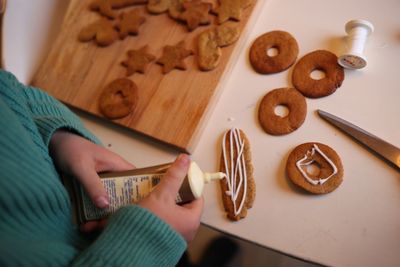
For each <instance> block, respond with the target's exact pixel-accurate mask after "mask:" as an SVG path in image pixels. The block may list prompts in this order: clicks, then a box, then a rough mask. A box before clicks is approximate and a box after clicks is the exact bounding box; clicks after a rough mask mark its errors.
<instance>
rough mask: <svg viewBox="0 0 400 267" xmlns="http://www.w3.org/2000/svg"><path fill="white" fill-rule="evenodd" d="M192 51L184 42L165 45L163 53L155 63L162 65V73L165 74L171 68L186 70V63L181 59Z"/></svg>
mask: <svg viewBox="0 0 400 267" xmlns="http://www.w3.org/2000/svg"><path fill="white" fill-rule="evenodd" d="M192 54H193V51H192V50H188V49H186V48H185V42H184V41H180V42H179V43H178V44H177V45H174V46H172V45H166V46H164V49H163V55H162V56H161V58H160V59H158V61H157V63H159V64H161V65H163V73H164V74H166V73H168V72H170V71H171V70H173V69H175V68H176V69H181V70H186V64H185V62H184V61H183V60H184V59H185V58H187V57H188V56H190V55H192Z"/></svg>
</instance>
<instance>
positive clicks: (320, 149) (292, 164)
mask: <svg viewBox="0 0 400 267" xmlns="http://www.w3.org/2000/svg"><path fill="white" fill-rule="evenodd" d="M286 172H287V175H288V176H289V178H290V180H291V181H292V182H293V183H294V184H295V185H297V186H299V187H301V188H303V189H304V190H306V191H308V192H311V193H314V194H326V193H329V192H332V191H333V190H335V189H336V188H337V187H338V186H339V185H340V184H341V183H342V181H343V173H344V171H343V165H342V162H341V160H340V157H339V155H338V154H337V153H336V152H335V150H333V149H332V148H330V147H329V146H327V145H324V144H321V143H316V142H315V143H305V144H301V145H299V146H297V147H296V148H295V149H293V151H292V152H291V153H290V155H289V157H288V159H287V162H286Z"/></svg>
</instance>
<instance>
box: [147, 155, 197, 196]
mask: <svg viewBox="0 0 400 267" xmlns="http://www.w3.org/2000/svg"><path fill="white" fill-rule="evenodd" d="M189 164H190V158H189V156H188V155H186V154H181V155H179V156H178V157H177V158H176V160H175V162H174V163H173V164H172V165H171V167H170V168H169V169H168V171H167V173H166V174H165V175H164V177H163V179H161V182H160V184H159V185H158V186H157V187H156V189H155V190H154V191H153V192H154V193H156V194H163V195H168V196H169V197H171V198H172V199H174V201H175V198H176V195H177V194H178V191H179V188H180V187H181V185H182V182H183V180H184V179H185V176H186V174H187V172H188V169H189Z"/></svg>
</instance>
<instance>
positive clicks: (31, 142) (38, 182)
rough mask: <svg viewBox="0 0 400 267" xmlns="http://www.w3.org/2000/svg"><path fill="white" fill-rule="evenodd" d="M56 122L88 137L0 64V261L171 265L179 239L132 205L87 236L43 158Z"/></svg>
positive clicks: (78, 124) (178, 250)
mask: <svg viewBox="0 0 400 267" xmlns="http://www.w3.org/2000/svg"><path fill="white" fill-rule="evenodd" d="M59 128H64V129H69V130H70V131H73V132H75V133H77V134H80V135H82V136H84V137H86V138H88V139H89V140H92V141H93V142H98V141H97V139H96V138H95V137H94V136H93V135H91V134H90V133H89V132H88V131H86V130H85V128H84V127H83V125H82V124H81V122H80V121H79V119H78V117H76V116H75V115H74V114H73V113H72V112H71V111H70V110H69V109H67V108H66V107H65V106H64V105H63V104H61V103H60V102H58V101H57V100H55V99H54V98H52V97H50V96H49V95H47V94H46V93H44V92H42V91H40V90H38V89H35V88H32V87H26V86H24V85H22V84H21V83H19V82H18V81H17V80H16V79H15V77H14V76H13V75H12V74H10V73H8V72H5V71H2V70H0V266H41V267H42V266H69V265H71V266H174V265H175V264H176V263H177V261H178V260H179V258H180V257H181V255H182V253H183V251H184V250H185V248H186V242H185V241H184V239H183V238H182V236H181V235H179V234H178V233H177V232H176V231H174V230H173V229H172V228H171V227H170V226H169V225H168V224H166V223H164V222H163V221H162V220H160V219H159V218H158V217H157V216H155V215H154V214H152V213H151V212H149V211H148V210H146V209H144V208H141V207H139V206H134V205H131V206H127V207H124V208H121V209H120V210H119V211H118V212H116V213H115V214H114V215H113V216H111V217H110V219H109V222H108V225H107V227H106V228H105V229H104V231H103V232H102V233H101V234H100V235H99V236H98V237H97V238H96V239H94V240H93V239H89V238H88V237H87V236H85V235H84V234H82V233H80V232H79V230H78V228H77V226H76V225H73V224H72V223H71V203H70V198H69V196H68V193H67V191H66V189H65V188H64V186H63V184H62V183H61V180H60V176H59V174H58V173H57V170H56V169H55V166H54V164H53V161H52V159H51V157H50V156H49V149H48V146H49V141H50V138H51V136H52V134H53V133H54V132H55V131H56V130H57V129H59Z"/></svg>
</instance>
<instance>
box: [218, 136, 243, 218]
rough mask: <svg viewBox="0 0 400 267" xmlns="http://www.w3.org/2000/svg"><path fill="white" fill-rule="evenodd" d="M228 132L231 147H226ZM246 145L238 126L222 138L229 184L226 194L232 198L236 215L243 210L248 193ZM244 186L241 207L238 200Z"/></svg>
mask: <svg viewBox="0 0 400 267" xmlns="http://www.w3.org/2000/svg"><path fill="white" fill-rule="evenodd" d="M228 134H229V137H228V142H229V149H227V148H226V138H227V135H228ZM244 145H245V144H244V140H242V138H241V136H240V131H239V130H238V129H237V128H233V129H231V130H229V131H227V132H226V133H225V134H224V137H223V139H222V153H223V158H224V165H225V170H226V182H227V184H228V191H226V192H225V194H227V195H228V196H230V198H231V201H232V204H233V210H234V214H235V216H237V215H238V214H239V213H240V212H241V211H242V209H243V205H244V202H245V199H246V195H247V172H246V164H245V159H244V154H243V152H244ZM235 151H236V153H235ZM228 154H229V155H228ZM228 156H229V161H230V162H229V164H228V160H227V159H228ZM235 156H236V157H235ZM237 179H239V183H238V184H237V182H236V180H237ZM242 187H243V196H242V199H241V201H240V204H239V207H237V204H236V200H237V198H238V197H239V192H240V190H241V189H242Z"/></svg>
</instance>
